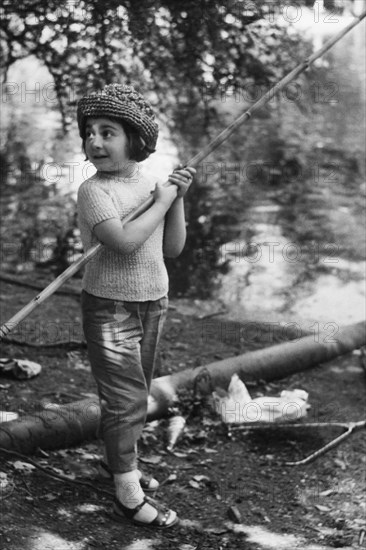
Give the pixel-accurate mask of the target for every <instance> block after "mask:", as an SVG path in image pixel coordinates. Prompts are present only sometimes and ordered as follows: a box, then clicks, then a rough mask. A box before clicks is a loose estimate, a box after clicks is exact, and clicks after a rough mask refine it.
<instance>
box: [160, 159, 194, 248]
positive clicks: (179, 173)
mask: <svg viewBox="0 0 366 550" xmlns="http://www.w3.org/2000/svg"><path fill="white" fill-rule="evenodd" d="M195 173H196V170H195V169H194V168H191V167H186V168H184V169H181V170H176V171H175V172H174V173H173V174H172V175H171V176H169V178H168V179H169V181H170V182H171V183H174V184H175V185H176V186H177V187H178V196H177V198H176V199H175V201H174V202H173V204H172V206H171V207H170V209H169V210H168V212H167V215H166V217H165V227H164V242H163V252H164V256H167V257H168V258H176V257H177V256H179V254H180V253H181V252H182V250H183V247H184V243H185V242H186V235H187V232H186V221H185V215H184V202H183V196H184V195H185V194H186V192H187V190H188V188H189V186H190V184H191V182H192V178H193V176H194V174H195Z"/></svg>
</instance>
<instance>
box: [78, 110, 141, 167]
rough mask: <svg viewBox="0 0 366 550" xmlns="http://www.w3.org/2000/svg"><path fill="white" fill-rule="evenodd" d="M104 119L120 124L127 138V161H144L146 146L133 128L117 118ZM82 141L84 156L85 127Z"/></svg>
mask: <svg viewBox="0 0 366 550" xmlns="http://www.w3.org/2000/svg"><path fill="white" fill-rule="evenodd" d="M104 118H107V119H108V120H111V121H112V122H117V123H118V124H120V125H121V126H122V128H123V130H124V132H125V134H126V137H127V141H128V156H129V160H135V161H136V162H140V161H142V160H145V159H146V156H147V155H146V144H145V142H144V140H143V139H142V137H141V136H140V135H139V133H138V132H137V131H136V130H135V128H132V126H131V125H130V124H128V123H127V122H125V121H124V120H121V119H120V118H117V117H112V116H105V117H104ZM82 140H83V145H82V147H83V151H84V153H85V155H86V152H85V140H86V135H85V126H84V129H83V135H82ZM86 160H88V157H87V158H86Z"/></svg>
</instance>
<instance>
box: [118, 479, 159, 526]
mask: <svg viewBox="0 0 366 550" xmlns="http://www.w3.org/2000/svg"><path fill="white" fill-rule="evenodd" d="M114 483H115V486H116V496H117V499H118V500H119V501H120V502H121V503H122V504H123V505H124V506H126V507H127V508H136V506H138V505H139V504H141V502H142V501H143V500H144V497H145V493H144V492H143V490H142V489H141V485H140V482H139V475H138V471H137V470H133V471H132V472H126V473H124V474H114ZM157 514H158V512H157V510H156V509H155V508H154V507H153V506H151V505H150V504H148V503H146V504H145V505H144V506H143V507H142V509H141V510H139V512H138V513H137V514H136V516H135V519H137V520H140V521H146V522H147V523H148V522H150V521H153V520H154V519H155V518H156V516H157Z"/></svg>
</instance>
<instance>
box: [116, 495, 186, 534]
mask: <svg viewBox="0 0 366 550" xmlns="http://www.w3.org/2000/svg"><path fill="white" fill-rule="evenodd" d="M146 503H148V504H150V505H151V506H153V507H154V508H155V509H156V510H157V512H158V515H157V516H156V518H155V519H153V520H152V521H150V522H146V521H140V520H138V519H134V518H135V516H136V514H137V513H138V512H139V511H140V510H141V508H142V507H143V506H144V504H146ZM121 512H122V513H121ZM171 514H174V512H173V511H172V510H169V509H168V508H166V507H165V506H162V505H161V504H159V503H158V502H156V501H155V500H153V499H152V498H149V497H145V498H144V500H143V501H142V502H141V504H138V505H137V506H136V508H127V506H124V505H123V504H122V503H121V502H120V501H119V500H118V499H117V498H115V500H114V506H113V514H112V517H113V518H114V519H115V520H116V521H121V519H123V518H127V519H129V520H130V521H132V523H135V524H136V525H144V526H145V527H156V528H157V529H168V528H169V527H173V525H176V523H178V521H179V520H178V516H177V515H175V517H174V519H173V521H170V522H169V523H168V520H169V517H170V516H171Z"/></svg>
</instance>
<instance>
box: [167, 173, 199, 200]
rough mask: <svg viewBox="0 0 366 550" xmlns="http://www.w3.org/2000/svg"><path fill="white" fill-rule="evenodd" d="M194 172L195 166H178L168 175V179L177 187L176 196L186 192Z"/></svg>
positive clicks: (182, 195) (181, 195)
mask: <svg viewBox="0 0 366 550" xmlns="http://www.w3.org/2000/svg"><path fill="white" fill-rule="evenodd" d="M195 173H196V170H195V168H192V167H191V166H186V167H185V168H181V167H178V168H177V169H176V170H174V172H173V174H171V175H170V176H169V177H168V181H169V182H170V183H173V184H174V185H176V186H177V187H178V195H177V196H178V197H184V195H185V194H186V193H187V191H188V189H189V186H190V185H191V183H192V180H193V176H194V175H195Z"/></svg>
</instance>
